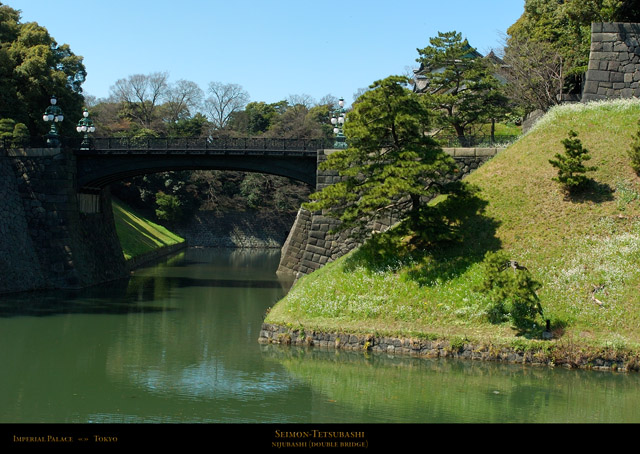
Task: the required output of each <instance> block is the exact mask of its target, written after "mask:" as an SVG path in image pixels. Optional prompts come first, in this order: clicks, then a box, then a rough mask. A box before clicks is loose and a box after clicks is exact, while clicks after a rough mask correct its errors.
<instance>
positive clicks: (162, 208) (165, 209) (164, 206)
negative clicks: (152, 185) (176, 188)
mask: <svg viewBox="0 0 640 454" xmlns="http://www.w3.org/2000/svg"><path fill="white" fill-rule="evenodd" d="M156 204H157V205H158V208H157V209H156V216H157V217H158V219H162V220H165V221H169V222H176V221H178V220H179V219H180V217H181V215H182V204H181V203H180V199H178V197H176V196H175V195H171V194H165V193H164V192H162V191H158V193H157V194H156Z"/></svg>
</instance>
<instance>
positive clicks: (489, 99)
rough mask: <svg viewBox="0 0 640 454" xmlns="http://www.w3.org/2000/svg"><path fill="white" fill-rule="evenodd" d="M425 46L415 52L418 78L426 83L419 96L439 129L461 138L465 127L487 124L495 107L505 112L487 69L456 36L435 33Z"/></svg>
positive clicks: (494, 114)
mask: <svg viewBox="0 0 640 454" xmlns="http://www.w3.org/2000/svg"><path fill="white" fill-rule="evenodd" d="M429 43H430V45H429V46H427V47H425V48H424V49H418V53H419V54H420V57H419V58H418V59H417V60H416V61H418V62H419V63H420V70H419V75H420V77H421V78H424V79H426V81H425V82H426V86H425V88H424V89H422V90H421V92H422V93H423V94H424V96H425V97H426V100H427V101H428V102H429V104H430V106H431V108H432V109H433V111H434V113H438V114H439V118H438V123H439V126H441V127H450V128H453V130H454V131H455V133H456V135H457V136H458V137H460V138H463V137H464V136H465V130H466V129H467V128H468V127H469V126H471V125H473V124H478V123H484V122H485V121H490V120H491V118H495V117H496V115H497V111H498V107H500V108H501V109H502V108H506V106H507V101H506V98H505V96H503V95H502V93H501V91H500V89H499V88H500V83H499V82H498V80H497V79H496V78H495V77H494V76H493V74H492V68H491V66H490V65H489V64H488V62H487V61H486V60H485V59H483V58H482V56H481V55H480V54H479V53H478V52H477V51H476V50H475V49H474V48H473V47H471V46H470V45H469V42H468V41H467V40H466V39H465V40H463V39H462V35H461V34H460V33H456V32H455V31H453V32H447V33H440V32H438V36H437V37H435V38H431V39H430V40H429Z"/></svg>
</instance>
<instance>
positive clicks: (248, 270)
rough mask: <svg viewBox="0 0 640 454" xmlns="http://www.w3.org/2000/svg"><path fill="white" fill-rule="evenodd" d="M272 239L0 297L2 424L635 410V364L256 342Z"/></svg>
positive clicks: (623, 416)
mask: <svg viewBox="0 0 640 454" xmlns="http://www.w3.org/2000/svg"><path fill="white" fill-rule="evenodd" d="M278 259H279V253H278V252H277V251H276V252H274V251H269V250H224V249H210V250H207V249H189V250H187V251H185V252H182V253H180V254H179V255H177V256H174V257H171V258H169V259H167V260H165V261H164V262H162V263H159V264H157V265H155V266H153V267H149V268H144V269H141V270H138V271H137V272H136V273H135V274H134V275H133V276H132V277H131V278H130V279H128V280H123V281H121V282H115V283H110V284H108V285H105V286H99V287H94V288H91V289H84V290H79V291H74V292H51V293H37V294H20V295H3V296H0V345H1V346H2V348H1V349H0V365H1V369H0V422H1V423H24V422H26V423H40V422H44V423H324V422H327V423H433V422H469V423H503V422H511V423H513V422H515V423H518V422H522V423H528V422H572V423H577V422H585V423H595V422H640V374H633V373H630V374H624V373H611V372H592V371H576V370H564V369H548V368H535V367H530V366H519V365H504V364H494V363H479V362H472V361H462V360H429V359H418V358H407V357H399V356H396V357H390V356H387V355H379V354H365V353H363V352H342V351H325V350H319V349H303V348H291V347H280V346H275V345H269V346H265V345H260V344H258V342H257V339H258V335H259V331H260V325H261V323H262V320H263V318H264V315H265V313H266V311H267V310H268V308H269V307H271V306H272V305H273V304H275V303H276V301H278V299H280V298H281V297H282V296H283V295H284V294H285V293H286V291H287V289H288V287H289V286H290V282H287V281H285V280H279V279H278V278H277V277H276V275H275V269H276V267H277V263H278Z"/></svg>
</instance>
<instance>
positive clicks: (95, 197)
mask: <svg viewBox="0 0 640 454" xmlns="http://www.w3.org/2000/svg"><path fill="white" fill-rule="evenodd" d="M75 159H76V158H75V156H74V154H73V152H72V151H71V150H64V149H24V150H22V149H19V150H8V151H7V153H6V155H5V156H0V293H2V292H12V291H25V290H36V289H47V288H79V287H86V286H90V285H93V284H97V283H100V282H106V281H109V280H113V279H116V278H120V277H124V276H125V275H126V268H125V260H124V257H123V254H122V249H121V247H120V242H119V240H118V237H117V235H116V230H115V223H114V220H113V213H112V210H111V198H110V195H109V191H108V189H105V190H102V191H100V192H98V193H96V194H92V195H91V197H90V198H91V204H90V205H91V209H87V206H88V204H87V203H86V201H85V204H84V205H85V207H84V208H83V209H81V207H80V203H79V202H80V200H79V199H82V196H80V195H79V194H78V192H77V185H76V161H75ZM85 198H86V197H85Z"/></svg>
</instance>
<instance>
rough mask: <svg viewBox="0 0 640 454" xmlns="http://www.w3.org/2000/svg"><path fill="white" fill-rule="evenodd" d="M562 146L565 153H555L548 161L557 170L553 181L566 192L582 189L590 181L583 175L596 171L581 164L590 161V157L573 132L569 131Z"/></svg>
mask: <svg viewBox="0 0 640 454" xmlns="http://www.w3.org/2000/svg"><path fill="white" fill-rule="evenodd" d="M562 144H563V145H564V148H565V153H564V154H560V153H557V154H556V155H555V159H550V160H549V162H550V163H551V165H552V166H554V167H556V168H557V169H558V176H557V177H554V178H553V181H557V182H558V183H560V184H561V185H562V186H564V188H565V189H566V190H567V191H569V192H575V191H578V190H580V189H583V188H584V187H585V185H586V184H587V182H589V181H590V179H589V177H587V176H586V175H585V173H586V172H590V171H593V170H596V169H597V167H595V166H593V167H587V166H585V165H584V164H583V162H584V161H588V160H590V159H591V156H590V155H589V151H588V150H587V149H586V148H584V147H583V146H582V142H580V139H578V134H577V133H576V132H575V131H569V137H568V138H567V139H564V140H563V141H562Z"/></svg>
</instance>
